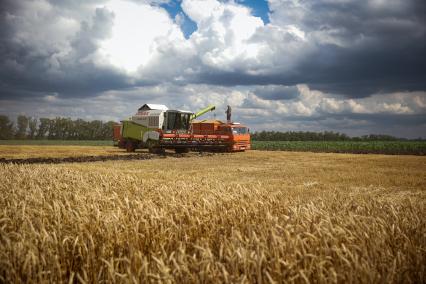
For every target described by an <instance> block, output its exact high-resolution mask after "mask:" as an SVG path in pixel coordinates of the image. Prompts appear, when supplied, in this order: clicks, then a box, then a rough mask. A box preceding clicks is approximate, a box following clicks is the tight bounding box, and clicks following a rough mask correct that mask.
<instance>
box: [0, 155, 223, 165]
mask: <svg viewBox="0 0 426 284" xmlns="http://www.w3.org/2000/svg"><path fill="white" fill-rule="evenodd" d="M212 155H215V154H214V153H206V152H196V153H187V154H175V153H165V154H161V155H158V154H150V153H141V154H130V155H104V156H79V157H62V158H53V157H43V158H41V157H37V158H26V159H5V158H0V164H18V165H22V164H62V163H87V162H106V161H131V160H150V159H164V158H167V157H173V158H189V157H197V156H212Z"/></svg>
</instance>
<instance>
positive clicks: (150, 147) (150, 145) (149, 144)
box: [146, 140, 165, 155]
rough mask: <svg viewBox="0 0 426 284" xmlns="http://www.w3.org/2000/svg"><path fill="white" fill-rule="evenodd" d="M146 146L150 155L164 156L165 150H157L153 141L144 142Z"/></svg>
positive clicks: (156, 145)
mask: <svg viewBox="0 0 426 284" xmlns="http://www.w3.org/2000/svg"><path fill="white" fill-rule="evenodd" d="M146 144H147V145H146V146H147V147H148V151H149V152H150V153H152V154H160V155H161V154H164V153H165V150H164V149H163V148H159V147H158V144H157V142H155V141H153V140H148V141H147V142H146Z"/></svg>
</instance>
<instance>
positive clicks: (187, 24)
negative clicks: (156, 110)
mask: <svg viewBox="0 0 426 284" xmlns="http://www.w3.org/2000/svg"><path fill="white" fill-rule="evenodd" d="M425 15H426V2H425V1H424V0H268V1H264V0H229V1H217V0H182V1H180V0H174V1H171V0H170V1H169V0H133V1H131V0H93V1H85V0H74V1H71V0H56V1H53V0H20V1H16V0H2V1H1V4H0V26H1V29H0V114H4V115H8V116H10V117H11V118H14V117H16V116H17V115H20V114H23V115H27V116H33V117H56V116H62V117H71V118H83V119H87V120H92V119H101V120H105V121H106V120H114V121H119V120H121V119H125V118H127V117H129V116H131V115H132V114H134V113H135V112H136V110H137V108H138V107H140V106H141V105H143V104H145V103H159V104H164V105H167V106H168V107H169V108H173V109H183V110H190V111H194V112H195V111H197V110H199V109H201V108H204V107H205V106H207V105H210V104H214V105H216V107H217V108H216V111H214V112H212V113H209V114H208V115H206V116H205V117H206V118H217V119H224V118H225V110H226V106H227V105H231V107H232V110H233V120H235V121H239V122H242V123H244V124H247V125H248V126H249V127H250V129H251V130H255V131H261V130H274V131H338V132H343V133H347V134H349V135H352V136H359V135H365V134H370V133H376V134H389V135H394V136H398V137H407V138H417V137H423V138H426V52H425V51H426V16H425Z"/></svg>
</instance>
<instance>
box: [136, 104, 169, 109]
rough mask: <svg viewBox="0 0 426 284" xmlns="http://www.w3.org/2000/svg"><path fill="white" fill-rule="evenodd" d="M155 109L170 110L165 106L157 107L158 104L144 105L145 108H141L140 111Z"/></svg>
mask: <svg viewBox="0 0 426 284" xmlns="http://www.w3.org/2000/svg"><path fill="white" fill-rule="evenodd" d="M153 109H158V110H168V109H169V108H168V107H166V106H165V105H157V104H144V105H143V106H141V107H140V108H139V109H138V110H153Z"/></svg>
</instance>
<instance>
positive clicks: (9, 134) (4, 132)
mask: <svg viewBox="0 0 426 284" xmlns="http://www.w3.org/2000/svg"><path fill="white" fill-rule="evenodd" d="M12 138H13V122H11V121H10V120H9V117H7V116H6V115H0V139H1V140H6V139H12Z"/></svg>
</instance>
